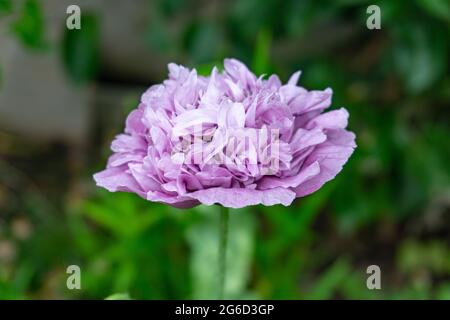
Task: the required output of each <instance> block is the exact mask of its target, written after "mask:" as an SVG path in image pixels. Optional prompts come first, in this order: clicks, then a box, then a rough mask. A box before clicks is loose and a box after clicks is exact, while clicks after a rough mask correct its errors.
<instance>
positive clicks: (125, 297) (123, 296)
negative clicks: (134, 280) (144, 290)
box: [105, 292, 131, 300]
mask: <svg viewBox="0 0 450 320" xmlns="http://www.w3.org/2000/svg"><path fill="white" fill-rule="evenodd" d="M105 300H131V298H130V295H129V294H128V292H123V293H114V294H112V295H110V296H108V297H106V298H105Z"/></svg>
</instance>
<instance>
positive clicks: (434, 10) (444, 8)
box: [417, 0, 450, 22]
mask: <svg viewBox="0 0 450 320" xmlns="http://www.w3.org/2000/svg"><path fill="white" fill-rule="evenodd" d="M417 3H418V4H419V5H420V6H421V7H422V8H424V9H425V10H427V11H428V12H429V13H431V14H432V15H434V16H435V17H438V18H442V19H444V20H446V21H447V22H450V2H449V1H448V0H417Z"/></svg>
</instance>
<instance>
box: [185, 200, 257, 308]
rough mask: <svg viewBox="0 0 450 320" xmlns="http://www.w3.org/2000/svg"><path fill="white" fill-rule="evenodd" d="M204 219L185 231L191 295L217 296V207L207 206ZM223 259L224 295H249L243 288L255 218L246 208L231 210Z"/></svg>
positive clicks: (249, 259)
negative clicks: (225, 253) (189, 254)
mask: <svg viewBox="0 0 450 320" xmlns="http://www.w3.org/2000/svg"><path fill="white" fill-rule="evenodd" d="M207 211H208V212H205V219H204V221H202V222H200V223H198V224H196V225H193V226H192V227H191V229H190V230H188V233H187V239H188V243H189V246H190V249H191V272H192V283H193V293H192V298H193V299H216V298H217V294H218V291H217V290H218V289H217V288H218V279H219V276H218V270H219V267H218V258H219V257H218V246H219V219H218V218H219V211H218V208H214V207H208V208H207ZM229 223H230V224H229V234H228V251H227V259H226V269H227V270H226V284H225V298H228V299H239V298H244V297H248V296H249V294H248V292H247V291H246V286H247V281H248V277H249V271H250V262H251V260H252V257H253V246H254V234H255V222H254V217H253V215H252V214H251V212H247V210H245V209H240V210H231V212H230V221H229Z"/></svg>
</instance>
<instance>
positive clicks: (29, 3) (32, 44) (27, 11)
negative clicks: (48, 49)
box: [11, 0, 45, 48]
mask: <svg viewBox="0 0 450 320" xmlns="http://www.w3.org/2000/svg"><path fill="white" fill-rule="evenodd" d="M11 27H12V32H13V33H14V34H15V35H16V36H17V38H18V39H19V40H20V41H21V42H22V43H23V44H24V45H25V46H27V47H29V48H42V47H44V45H45V43H44V17H43V14H42V10H41V7H40V5H39V3H38V1H37V0H25V3H24V4H23V7H22V9H21V12H20V15H19V18H18V19H17V20H16V21H14V22H13V24H12V26H11Z"/></svg>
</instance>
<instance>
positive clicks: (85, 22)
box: [62, 13, 99, 83]
mask: <svg viewBox="0 0 450 320" xmlns="http://www.w3.org/2000/svg"><path fill="white" fill-rule="evenodd" d="M64 30H65V31H64V39H63V51H62V55H63V61H64V66H65V68H66V70H67V72H68V74H69V76H70V77H71V78H72V80H73V81H74V82H75V83H85V82H87V81H89V80H92V79H93V78H94V77H95V76H96V75H97V72H98V69H99V48H98V44H99V27H98V21H97V18H96V16H94V15H90V14H87V13H83V15H82V17H81V29H73V30H69V29H67V28H66V27H65V26H64Z"/></svg>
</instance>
